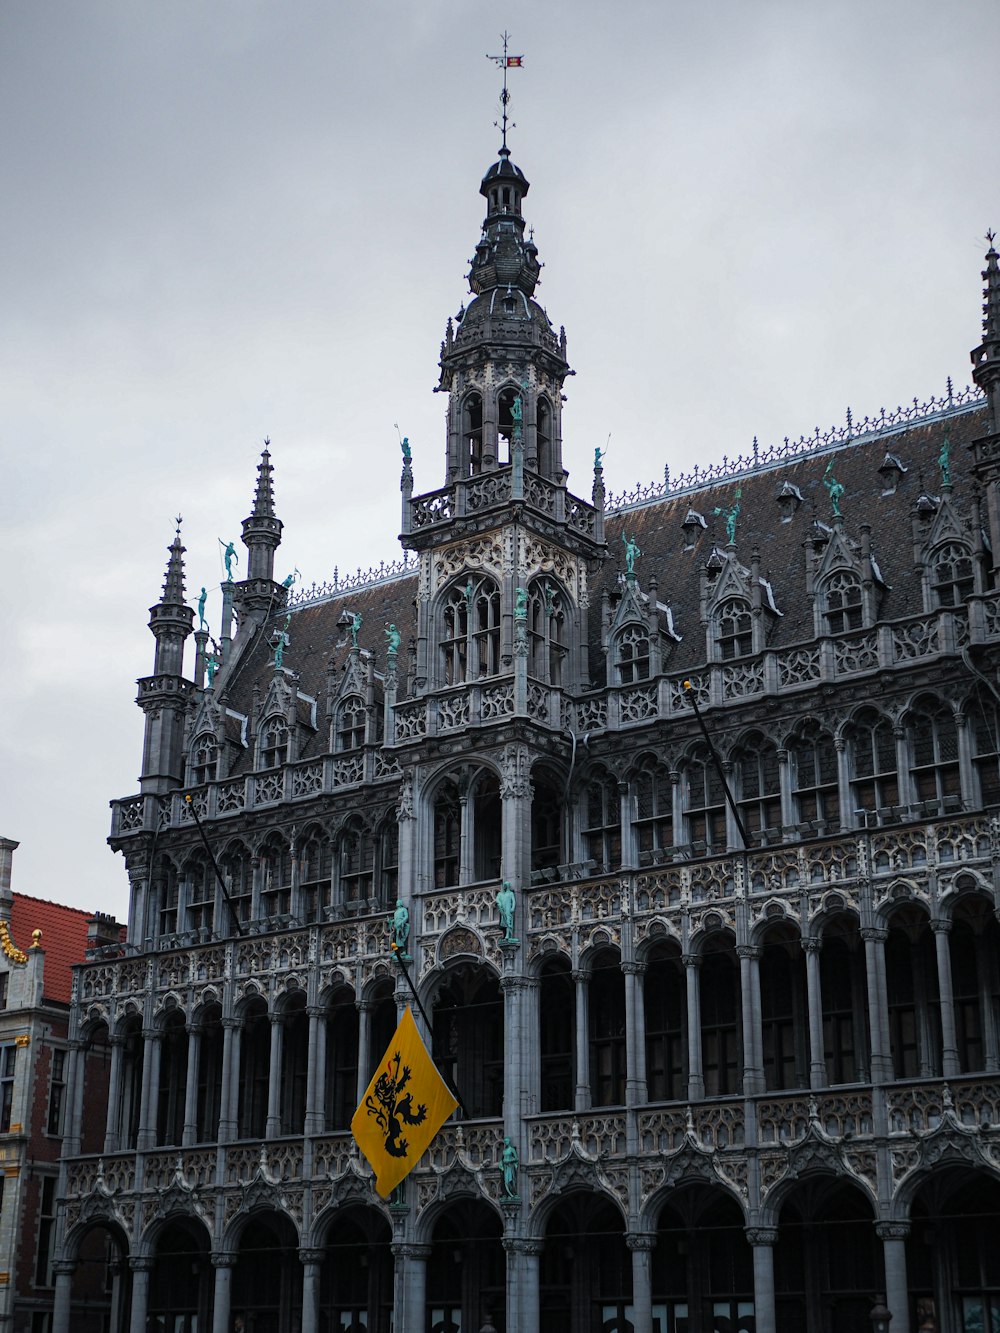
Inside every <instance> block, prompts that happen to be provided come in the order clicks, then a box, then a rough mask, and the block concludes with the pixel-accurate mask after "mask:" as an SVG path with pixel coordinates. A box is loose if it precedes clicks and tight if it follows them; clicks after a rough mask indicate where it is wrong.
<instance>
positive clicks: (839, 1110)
mask: <svg viewBox="0 0 1000 1333" xmlns="http://www.w3.org/2000/svg"><path fill="white" fill-rule="evenodd" d="M755 1111H756V1116H757V1140H758V1142H759V1143H760V1144H761V1145H762V1146H771V1145H773V1144H779V1143H795V1142H796V1141H797V1140H798V1139H803V1138H805V1136H806V1134H808V1132H809V1127H810V1125H811V1124H813V1123H815V1124H817V1125H818V1126H819V1128H820V1129H822V1130H823V1132H824V1133H826V1134H828V1135H829V1136H830V1138H834V1139H838V1138H839V1139H842V1138H845V1137H847V1138H853V1139H857V1138H870V1137H871V1135H872V1133H873V1118H872V1117H873V1112H872V1093H871V1089H870V1088H843V1089H830V1090H825V1091H823V1092H817V1093H815V1094H813V1095H812V1096H810V1094H808V1093H805V1092H803V1093H799V1094H797V1095H791V1094H785V1095H782V1094H781V1093H769V1094H768V1095H767V1096H766V1097H760V1098H758V1099H757V1101H756V1103H755Z"/></svg>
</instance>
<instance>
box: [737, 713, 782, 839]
mask: <svg viewBox="0 0 1000 1333" xmlns="http://www.w3.org/2000/svg"><path fill="white" fill-rule="evenodd" d="M736 770H737V777H738V783H739V793H740V798H739V806H740V814H741V815H742V817H743V826H744V828H745V829H746V830H747V832H748V833H749V834H750V835H751V837H753V835H755V834H761V833H763V832H765V831H768V832H771V833H777V832H778V831H779V830H780V828H781V776H780V772H779V769H778V751H777V749H776V747H775V746H774V744H773V743H772V742H771V741H769V740H768V739H767V738H766V737H765V736H764V735H762V734H761V733H760V732H753V733H752V734H751V735H750V736H748V737H747V738H746V739H745V740H744V742H743V744H742V745H741V747H740V749H739V751H738V753H737V756H736Z"/></svg>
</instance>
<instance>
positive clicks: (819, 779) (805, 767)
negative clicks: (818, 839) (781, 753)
mask: <svg viewBox="0 0 1000 1333" xmlns="http://www.w3.org/2000/svg"><path fill="white" fill-rule="evenodd" d="M788 750H789V755H790V759H791V778H792V802H793V804H794V806H795V817H796V819H797V820H798V821H799V822H801V823H806V822H809V823H812V822H819V823H822V824H824V825H825V827H824V828H822V829H819V830H818V832H822V833H829V832H831V831H832V830H833V829H835V828H837V827H839V824H840V799H839V795H838V792H839V788H838V786H837V747H836V745H835V744H834V740H833V737H832V736H831V735H830V733H829V732H827V731H824V730H823V729H822V728H821V727H820V725H819V723H818V722H807V723H806V724H805V725H804V726H803V727H802V730H801V731H800V732H799V734H798V735H797V736H795V737H793V739H792V740H791V741H790V742H789V746H788Z"/></svg>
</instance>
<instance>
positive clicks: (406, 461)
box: [399, 435, 413, 467]
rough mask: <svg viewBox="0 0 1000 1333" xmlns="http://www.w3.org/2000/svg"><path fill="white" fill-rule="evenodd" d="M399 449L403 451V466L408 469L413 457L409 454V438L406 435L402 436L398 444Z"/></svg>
mask: <svg viewBox="0 0 1000 1333" xmlns="http://www.w3.org/2000/svg"><path fill="white" fill-rule="evenodd" d="M399 447H400V449H402V451H403V465H404V467H409V466H410V463H411V462H412V461H413V455H412V454H411V452H410V437H409V436H408V435H404V436H403V438H402V439H401V440H400V442H399Z"/></svg>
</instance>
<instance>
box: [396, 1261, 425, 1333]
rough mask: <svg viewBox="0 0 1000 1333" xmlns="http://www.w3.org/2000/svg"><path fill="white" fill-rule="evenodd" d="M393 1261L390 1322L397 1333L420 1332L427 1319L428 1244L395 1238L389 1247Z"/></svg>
mask: <svg viewBox="0 0 1000 1333" xmlns="http://www.w3.org/2000/svg"><path fill="white" fill-rule="evenodd" d="M392 1253H393V1257H394V1259H395V1261H396V1263H395V1273H394V1276H393V1316H394V1317H393V1325H394V1327H395V1328H398V1329H399V1333H404V1330H405V1331H406V1333H410V1330H411V1329H413V1330H414V1331H415V1333H420V1330H422V1329H423V1327H424V1325H425V1324H426V1322H427V1260H428V1259H429V1258H430V1253H431V1247H430V1246H429V1245H408V1244H404V1243H402V1242H399V1241H396V1242H394V1243H393V1246H392Z"/></svg>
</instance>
